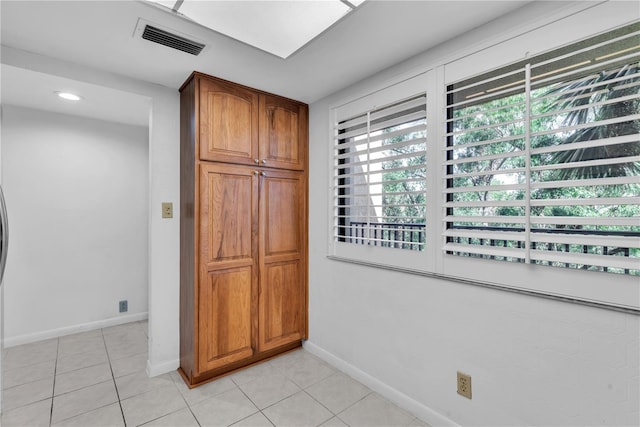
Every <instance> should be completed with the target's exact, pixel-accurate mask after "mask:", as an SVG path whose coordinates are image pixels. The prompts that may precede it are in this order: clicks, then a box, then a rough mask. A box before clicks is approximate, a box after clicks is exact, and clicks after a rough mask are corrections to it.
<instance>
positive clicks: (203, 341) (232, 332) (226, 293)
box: [199, 266, 253, 371]
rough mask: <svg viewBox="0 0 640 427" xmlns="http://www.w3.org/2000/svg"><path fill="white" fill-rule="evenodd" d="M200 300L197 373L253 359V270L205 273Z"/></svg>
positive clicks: (241, 269) (201, 284) (201, 283)
mask: <svg viewBox="0 0 640 427" xmlns="http://www.w3.org/2000/svg"><path fill="white" fill-rule="evenodd" d="M203 276H204V277H201V281H200V298H199V306H200V310H199V343H200V352H199V356H200V357H199V362H200V364H199V365H200V366H199V368H200V371H206V370H209V369H215V368H218V367H221V366H224V365H225V364H227V363H232V362H235V361H238V360H242V359H245V358H248V357H250V356H252V355H253V346H252V326H251V324H252V322H251V319H252V316H251V310H252V282H253V280H252V277H253V272H252V268H251V267H250V266H249V267H244V268H239V269H232V270H219V271H212V272H208V273H206V274H204V275H203Z"/></svg>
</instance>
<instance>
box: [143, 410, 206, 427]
mask: <svg viewBox="0 0 640 427" xmlns="http://www.w3.org/2000/svg"><path fill="white" fill-rule="evenodd" d="M142 425H143V426H144V427H199V425H198V422H197V421H196V419H195V417H194V416H193V414H192V413H191V411H190V410H189V408H184V409H181V410H179V411H177V412H173V413H171V414H169V415H165V416H164V417H161V418H158V419H156V420H153V421H150V422H148V423H146V424H142Z"/></svg>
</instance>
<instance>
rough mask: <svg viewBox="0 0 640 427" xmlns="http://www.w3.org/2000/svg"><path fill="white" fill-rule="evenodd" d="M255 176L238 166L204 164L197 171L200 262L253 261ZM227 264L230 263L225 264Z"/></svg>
mask: <svg viewBox="0 0 640 427" xmlns="http://www.w3.org/2000/svg"><path fill="white" fill-rule="evenodd" d="M257 191H258V187H257V178H256V177H255V175H254V170H253V169H251V168H246V167H241V166H228V165H221V164H207V165H203V166H201V174H200V194H201V196H200V247H201V251H200V262H201V263H205V264H207V265H208V267H209V268H213V265H212V264H215V263H223V262H226V263H232V262H234V263H240V265H246V263H252V262H253V259H254V257H255V255H256V253H255V252H256V247H255V237H256V234H255V229H256V216H257ZM226 267H229V266H226Z"/></svg>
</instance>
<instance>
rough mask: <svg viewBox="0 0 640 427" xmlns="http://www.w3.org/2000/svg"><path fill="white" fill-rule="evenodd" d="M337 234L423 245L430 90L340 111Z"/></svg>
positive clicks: (345, 238) (341, 238) (358, 240)
mask: <svg viewBox="0 0 640 427" xmlns="http://www.w3.org/2000/svg"><path fill="white" fill-rule="evenodd" d="M336 119H337V120H336V124H335V129H334V135H335V139H334V154H333V160H334V185H333V187H334V200H335V203H334V230H335V232H334V238H335V240H336V241H338V242H346V243H353V244H362V245H370V246H383V247H390V248H400V249H410V250H418V251H421V250H423V249H424V247H425V224H426V213H425V211H426V205H425V204H426V197H425V191H426V181H425V180H426V138H427V123H426V96H425V94H424V92H423V93H421V94H417V95H415V96H411V97H407V98H403V99H402V100H400V101H397V102H393V103H391V104H387V105H385V106H383V107H376V108H372V109H370V110H368V111H362V112H358V113H356V114H353V113H349V114H348V115H344V114H343V115H342V116H340V115H339V116H338V117H337V118H336Z"/></svg>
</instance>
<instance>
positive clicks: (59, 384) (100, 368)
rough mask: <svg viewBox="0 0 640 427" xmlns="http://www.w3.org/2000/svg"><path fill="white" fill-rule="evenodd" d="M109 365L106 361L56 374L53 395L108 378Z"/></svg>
mask: <svg viewBox="0 0 640 427" xmlns="http://www.w3.org/2000/svg"><path fill="white" fill-rule="evenodd" d="M111 378H112V377H111V367H110V366H109V364H108V363H102V364H100V365H95V366H89V367H87V368H81V369H76V370H75V371H69V372H65V373H62V374H60V375H56V386H55V390H54V394H55V396H58V395H60V394H64V393H69V392H71V391H74V390H79V389H81V388H85V387H89V386H92V385H95V384H99V383H103V382H105V381H108V380H110V379H111Z"/></svg>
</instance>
